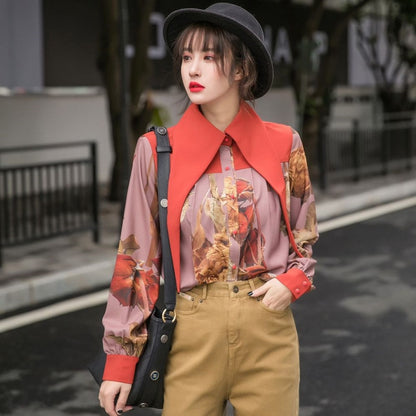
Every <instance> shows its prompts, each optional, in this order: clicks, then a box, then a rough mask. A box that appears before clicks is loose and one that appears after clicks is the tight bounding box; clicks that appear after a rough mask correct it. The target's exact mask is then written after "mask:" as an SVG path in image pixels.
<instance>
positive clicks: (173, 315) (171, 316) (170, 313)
mask: <svg viewBox="0 0 416 416" xmlns="http://www.w3.org/2000/svg"><path fill="white" fill-rule="evenodd" d="M166 314H168V315H166ZM167 320H168V321H172V322H175V321H176V311H175V310H173V311H168V310H167V309H164V311H163V312H162V321H163V322H166V321H167Z"/></svg>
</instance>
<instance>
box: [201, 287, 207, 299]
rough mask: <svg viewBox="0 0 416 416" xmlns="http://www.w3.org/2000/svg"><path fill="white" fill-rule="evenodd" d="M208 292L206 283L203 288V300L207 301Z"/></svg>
mask: <svg viewBox="0 0 416 416" xmlns="http://www.w3.org/2000/svg"><path fill="white" fill-rule="evenodd" d="M207 292H208V284H206V283H205V284H204V286H202V300H206V298H207Z"/></svg>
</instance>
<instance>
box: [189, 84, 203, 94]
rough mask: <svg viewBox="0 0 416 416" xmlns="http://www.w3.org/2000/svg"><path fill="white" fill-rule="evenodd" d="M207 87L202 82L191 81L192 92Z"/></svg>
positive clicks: (190, 88) (190, 89)
mask: <svg viewBox="0 0 416 416" xmlns="http://www.w3.org/2000/svg"><path fill="white" fill-rule="evenodd" d="M204 88H205V87H204V86H203V85H201V84H198V83H197V82H190V83H189V91H191V92H200V91H202V90H203V89H204Z"/></svg>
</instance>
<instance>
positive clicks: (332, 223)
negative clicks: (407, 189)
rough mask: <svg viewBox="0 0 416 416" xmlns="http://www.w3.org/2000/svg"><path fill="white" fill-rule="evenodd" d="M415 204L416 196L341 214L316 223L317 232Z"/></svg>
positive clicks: (320, 232)
mask: <svg viewBox="0 0 416 416" xmlns="http://www.w3.org/2000/svg"><path fill="white" fill-rule="evenodd" d="M415 205H416V196H414V197H411V198H406V199H402V200H400V201H395V202H390V203H388V204H384V205H379V206H377V207H373V208H368V209H365V210H362V211H359V212H354V213H353V214H348V215H343V216H342V217H339V218H334V219H332V220H327V221H324V222H322V223H318V230H319V234H322V233H324V232H327V231H331V230H335V229H337V228H342V227H346V226H347V225H352V224H356V223H357V222H362V221H367V220H369V219H371V218H376V217H379V216H381V215H385V214H390V213H392V212H395V211H400V210H402V209H406V208H410V207H413V206H415Z"/></svg>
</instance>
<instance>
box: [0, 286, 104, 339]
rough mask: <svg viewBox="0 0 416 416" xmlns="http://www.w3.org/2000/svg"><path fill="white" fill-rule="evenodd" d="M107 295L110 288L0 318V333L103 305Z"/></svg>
mask: <svg viewBox="0 0 416 416" xmlns="http://www.w3.org/2000/svg"><path fill="white" fill-rule="evenodd" d="M107 297H108V290H107V289H106V290H101V291H100V292H95V293H91V294H89V295H84V296H80V297H77V298H74V299H68V300H64V301H62V302H58V303H54V304H53V305H49V306H45V307H43V308H40V309H36V310H33V311H30V312H25V313H22V314H20V315H15V316H11V317H10V318H5V319H2V320H0V333H2V332H6V331H9V330H11V329H16V328H20V327H22V326H25V325H30V324H33V323H35V322H39V321H44V320H46V319H49V318H53V317H55V316H60V315H64V314H66V313H70V312H75V311H78V310H80V309H86V308H90V307H93V306H97V305H101V304H103V303H105V302H106V301H107Z"/></svg>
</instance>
